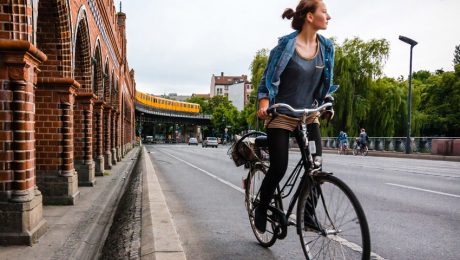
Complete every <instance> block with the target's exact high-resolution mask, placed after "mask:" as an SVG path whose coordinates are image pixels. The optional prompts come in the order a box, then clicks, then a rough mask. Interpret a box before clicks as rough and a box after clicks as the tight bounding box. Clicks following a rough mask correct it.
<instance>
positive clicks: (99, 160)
mask: <svg viewBox="0 0 460 260" xmlns="http://www.w3.org/2000/svg"><path fill="white" fill-rule="evenodd" d="M103 118H104V102H102V101H98V102H96V103H95V104H94V111H93V124H94V125H93V131H94V132H93V145H94V147H93V151H94V161H95V162H96V176H104V150H103V141H102V138H103V134H104V124H103Z"/></svg>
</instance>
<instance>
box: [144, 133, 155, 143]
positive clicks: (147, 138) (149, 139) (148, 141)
mask: <svg viewBox="0 0 460 260" xmlns="http://www.w3.org/2000/svg"><path fill="white" fill-rule="evenodd" d="M145 142H146V143H148V144H149V143H150V144H151V143H153V136H151V135H148V136H146V137H145Z"/></svg>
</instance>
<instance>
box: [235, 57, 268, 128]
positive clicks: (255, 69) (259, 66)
mask: <svg viewBox="0 0 460 260" xmlns="http://www.w3.org/2000/svg"><path fill="white" fill-rule="evenodd" d="M267 62H268V50H267V49H260V50H258V51H257V52H256V55H255V56H254V59H253V60H252V62H251V65H250V69H251V84H252V86H253V90H252V92H251V94H250V97H249V103H248V104H247V105H246V106H245V108H244V110H243V112H242V114H243V115H244V117H245V120H240V123H241V124H244V125H242V126H241V128H243V129H245V128H246V127H247V126H250V127H251V128H253V129H254V128H256V126H257V120H258V119H257V113H256V112H257V109H256V107H257V88H258V87H259V85H260V81H261V80H262V76H263V74H264V70H265V67H266V66H267Z"/></svg>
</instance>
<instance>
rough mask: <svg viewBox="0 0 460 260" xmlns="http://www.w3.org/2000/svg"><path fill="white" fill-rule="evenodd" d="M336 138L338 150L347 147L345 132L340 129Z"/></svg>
mask: <svg viewBox="0 0 460 260" xmlns="http://www.w3.org/2000/svg"><path fill="white" fill-rule="evenodd" d="M337 139H338V140H339V150H343V149H344V148H345V149H346V148H347V147H348V135H347V133H346V132H344V131H340V133H339V136H338V137H337Z"/></svg>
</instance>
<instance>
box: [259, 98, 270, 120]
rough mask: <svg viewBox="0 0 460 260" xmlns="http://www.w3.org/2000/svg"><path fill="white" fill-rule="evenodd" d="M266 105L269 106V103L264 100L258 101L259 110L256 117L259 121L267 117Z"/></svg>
mask: <svg viewBox="0 0 460 260" xmlns="http://www.w3.org/2000/svg"><path fill="white" fill-rule="evenodd" d="M268 104H269V101H268V99H266V98H264V99H261V100H259V110H257V116H258V117H259V118H260V119H266V118H267V117H268V114H267V109H268Z"/></svg>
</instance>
